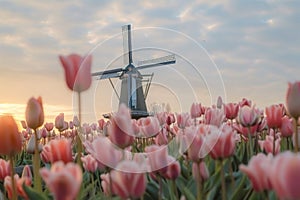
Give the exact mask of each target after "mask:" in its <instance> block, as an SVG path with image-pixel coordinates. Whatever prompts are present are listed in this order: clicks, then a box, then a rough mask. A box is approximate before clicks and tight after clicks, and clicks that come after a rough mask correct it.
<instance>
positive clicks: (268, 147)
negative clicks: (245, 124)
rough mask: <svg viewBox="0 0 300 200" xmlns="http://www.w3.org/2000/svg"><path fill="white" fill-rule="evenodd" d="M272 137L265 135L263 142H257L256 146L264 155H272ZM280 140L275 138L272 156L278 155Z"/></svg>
mask: <svg viewBox="0 0 300 200" xmlns="http://www.w3.org/2000/svg"><path fill="white" fill-rule="evenodd" d="M273 141H274V137H273V136H270V135H267V136H266V139H265V140H259V141H258V144H259V146H260V148H261V150H265V151H266V153H273V149H274V145H273ZM280 141H281V139H280V138H276V140H275V150H274V154H275V155H276V154H278V153H279V152H280Z"/></svg>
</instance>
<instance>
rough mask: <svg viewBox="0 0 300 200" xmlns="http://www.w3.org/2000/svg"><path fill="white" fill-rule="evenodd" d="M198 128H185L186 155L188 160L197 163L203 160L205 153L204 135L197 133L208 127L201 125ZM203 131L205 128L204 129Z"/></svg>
mask: <svg viewBox="0 0 300 200" xmlns="http://www.w3.org/2000/svg"><path fill="white" fill-rule="evenodd" d="M200 126H201V128H200V127H193V128H187V129H186V130H185V135H186V138H187V146H188V150H187V155H188V159H190V160H192V161H193V162H199V161H200V160H201V159H203V158H204V157H205V156H206V154H207V152H206V149H205V145H204V140H205V133H203V132H201V131H199V129H202V128H204V127H206V128H207V127H208V126H207V125H204V124H201V125H200ZM204 129H205V128H204Z"/></svg>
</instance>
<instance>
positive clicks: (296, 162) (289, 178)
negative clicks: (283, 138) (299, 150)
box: [268, 151, 300, 200]
mask: <svg viewBox="0 0 300 200" xmlns="http://www.w3.org/2000/svg"><path fill="white" fill-rule="evenodd" d="M299 169H300V154H296V153H291V152H289V151H287V152H284V153H281V154H278V155H277V156H275V158H274V160H273V162H272V165H270V167H269V169H268V171H269V173H268V174H269V178H270V181H271V185H272V188H273V189H274V191H275V193H276V194H277V196H278V197H279V199H289V200H297V199H300V190H299V180H300V170H299Z"/></svg>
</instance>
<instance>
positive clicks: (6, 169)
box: [0, 158, 11, 181]
mask: <svg viewBox="0 0 300 200" xmlns="http://www.w3.org/2000/svg"><path fill="white" fill-rule="evenodd" d="M10 174H11V172H10V164H9V161H6V160H3V159H1V158H0V181H3V180H4V178H5V177H6V176H10Z"/></svg>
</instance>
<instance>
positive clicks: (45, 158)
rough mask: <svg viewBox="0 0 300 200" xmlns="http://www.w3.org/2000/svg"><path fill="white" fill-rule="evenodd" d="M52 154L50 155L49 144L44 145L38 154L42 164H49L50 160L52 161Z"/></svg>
mask: <svg viewBox="0 0 300 200" xmlns="http://www.w3.org/2000/svg"><path fill="white" fill-rule="evenodd" d="M51 156H52V154H51V147H50V145H49V144H46V145H45V146H44V147H43V149H42V151H41V153H40V157H41V160H42V161H43V162H44V163H50V162H51V159H52V157H51Z"/></svg>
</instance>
